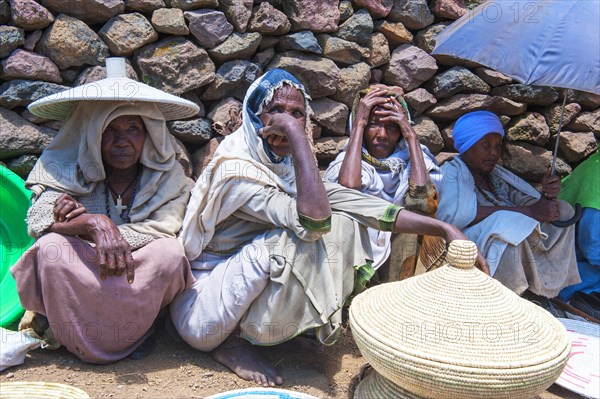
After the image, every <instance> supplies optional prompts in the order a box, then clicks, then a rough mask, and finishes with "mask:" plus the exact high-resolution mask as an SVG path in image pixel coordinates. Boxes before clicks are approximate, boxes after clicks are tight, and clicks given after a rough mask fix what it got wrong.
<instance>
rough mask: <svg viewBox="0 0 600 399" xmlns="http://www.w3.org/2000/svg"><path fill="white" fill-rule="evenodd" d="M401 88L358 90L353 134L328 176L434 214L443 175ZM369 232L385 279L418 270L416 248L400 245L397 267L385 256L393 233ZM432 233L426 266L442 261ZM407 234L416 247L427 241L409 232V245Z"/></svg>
mask: <svg viewBox="0 0 600 399" xmlns="http://www.w3.org/2000/svg"><path fill="white" fill-rule="evenodd" d="M401 94H402V89H401V88H399V87H388V86H384V85H380V84H377V85H373V86H371V87H369V88H368V89H365V90H362V91H360V92H358V93H357V95H356V98H355V100H354V105H353V107H352V113H351V115H350V121H351V123H350V139H349V140H348V142H347V144H346V146H345V147H344V150H343V151H342V152H341V153H340V154H339V155H338V156H337V158H336V159H335V160H334V161H333V162H331V164H329V167H328V168H327V171H326V172H325V175H324V179H325V180H327V181H330V182H337V183H340V184H341V185H343V186H345V187H348V188H352V189H355V190H359V191H361V192H363V193H365V194H370V195H374V196H376V197H379V198H383V199H385V200H386V201H390V202H393V203H395V204H398V205H401V206H404V207H405V208H406V209H408V210H411V211H414V212H418V213H421V214H424V215H427V216H431V217H435V212H436V210H437V202H438V196H437V191H436V188H435V185H434V184H437V183H438V182H439V181H440V180H441V178H442V175H441V173H440V170H439V168H438V166H437V161H436V159H435V157H434V156H433V155H432V154H431V152H430V151H429V149H428V148H427V147H425V146H424V145H421V144H420V142H419V138H418V137H417V134H416V133H415V131H414V130H413V128H412V126H411V121H410V114H409V112H408V108H407V106H406V103H405V101H404V99H403V98H402V97H401ZM369 236H370V238H371V246H372V247H373V253H374V257H375V259H374V262H373V266H374V267H375V268H379V267H380V266H383V268H382V270H380V272H381V273H380V276H381V277H383V279H384V281H385V280H387V279H391V280H397V279H398V277H400V276H402V277H408V276H411V275H413V274H414V272H415V267H416V259H415V255H417V253H416V251H412V252H411V251H408V250H407V249H406V248H402V249H398V252H401V253H402V254H403V259H401V260H400V261H401V262H402V266H401V269H400V270H396V269H398V268H400V265H389V264H388V263H389V262H386V260H388V259H390V252H391V247H392V235H391V234H390V233H389V232H385V231H378V230H374V229H369ZM428 239H429V243H430V244H432V245H433V246H429V247H428V248H427V250H425V251H426V252H430V253H431V255H433V256H432V257H431V258H430V259H429V260H431V262H426V263H427V264H426V265H424V266H426V268H431V267H435V266H439V265H441V261H443V257H442V256H440V255H442V254H443V253H444V247H445V245H444V243H443V241H442V240H440V239H435V240H433V239H432V238H431V237H428ZM408 240H410V244H411V246H412V247H413V248H417V246H418V245H419V244H420V243H422V238H419V240H421V242H417V237H414V236H413V237H409V236H405V237H403V238H402V242H401V244H402V245H403V246H408V245H409V241H408ZM394 260H395V261H397V259H396V257H395V258H394ZM421 260H422V261H423V260H424V259H421ZM392 266H393V267H392Z"/></svg>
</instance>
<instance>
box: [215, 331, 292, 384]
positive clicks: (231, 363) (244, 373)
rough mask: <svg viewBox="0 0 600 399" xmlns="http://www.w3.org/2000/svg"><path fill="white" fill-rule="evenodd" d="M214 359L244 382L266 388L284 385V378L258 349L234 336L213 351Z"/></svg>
mask: <svg viewBox="0 0 600 399" xmlns="http://www.w3.org/2000/svg"><path fill="white" fill-rule="evenodd" d="M212 357H213V359H215V361H217V362H219V363H221V364H222V365H223V366H225V367H227V368H228V369H229V370H231V371H233V372H234V373H236V374H237V375H238V377H240V378H242V379H244V380H247V381H254V382H255V383H257V384H260V385H262V386H264V387H274V386H275V385H281V384H283V378H281V376H280V375H279V374H278V373H277V371H276V370H275V368H274V367H273V366H272V365H271V364H270V363H269V362H268V361H267V360H266V359H264V358H263V357H262V356H261V355H260V354H259V353H258V351H257V350H256V348H255V347H254V346H253V345H252V344H251V343H250V342H248V341H246V340H245V339H242V338H239V337H236V336H234V335H233V334H232V335H230V336H229V337H227V339H226V340H225V341H223V343H222V344H221V345H219V346H218V347H217V348H216V349H214V350H213V351H212Z"/></svg>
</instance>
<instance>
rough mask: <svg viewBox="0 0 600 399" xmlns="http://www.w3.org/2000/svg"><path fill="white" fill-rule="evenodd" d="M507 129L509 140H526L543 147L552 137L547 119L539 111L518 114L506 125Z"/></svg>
mask: <svg viewBox="0 0 600 399" xmlns="http://www.w3.org/2000/svg"><path fill="white" fill-rule="evenodd" d="M505 131H506V139H507V140H508V141H525V142H527V143H531V144H536V145H539V146H542V147H543V146H544V145H545V144H546V143H547V142H548V140H549V139H550V129H549V128H548V125H547V124H546V119H544V116H543V115H542V114H538V113H537V112H526V113H524V114H521V115H518V116H516V117H515V118H514V119H512V120H511V121H510V123H509V124H508V125H507V126H506V129H505Z"/></svg>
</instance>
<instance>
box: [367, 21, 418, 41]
mask: <svg viewBox="0 0 600 399" xmlns="http://www.w3.org/2000/svg"><path fill="white" fill-rule="evenodd" d="M375 30H376V31H377V32H381V33H383V36H385V38H386V39H387V40H388V42H389V43H390V46H392V47H396V46H399V45H401V44H406V43H410V42H411V41H412V40H413V35H412V33H410V32H409V31H408V29H406V28H405V27H404V25H402V23H400V22H388V21H386V20H383V21H377V22H376V23H375Z"/></svg>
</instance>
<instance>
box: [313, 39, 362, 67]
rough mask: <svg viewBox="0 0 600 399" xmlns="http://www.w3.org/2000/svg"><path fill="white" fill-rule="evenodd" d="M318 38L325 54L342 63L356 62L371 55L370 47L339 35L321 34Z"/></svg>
mask: <svg viewBox="0 0 600 399" xmlns="http://www.w3.org/2000/svg"><path fill="white" fill-rule="evenodd" d="M317 40H318V41H319V45H320V46H321V47H322V48H323V55H324V56H325V57H327V58H329V59H330V60H333V61H336V62H339V63H340V64H344V65H350V64H356V63H357V62H360V61H361V60H362V59H363V58H367V57H369V55H370V52H369V49H367V48H365V47H361V46H360V45H358V44H356V43H354V42H349V41H347V40H344V39H340V38H339V37H335V36H329V35H327V34H319V35H317Z"/></svg>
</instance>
